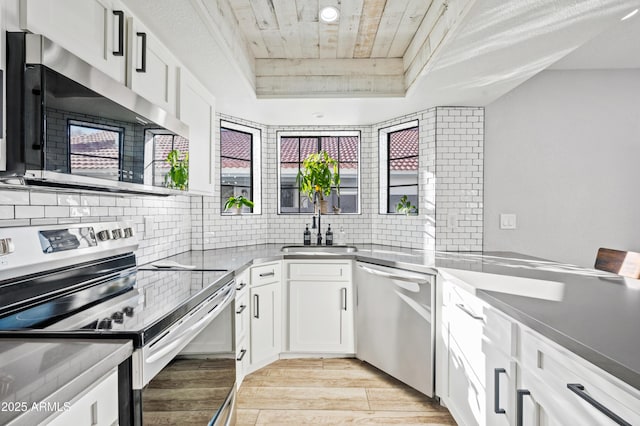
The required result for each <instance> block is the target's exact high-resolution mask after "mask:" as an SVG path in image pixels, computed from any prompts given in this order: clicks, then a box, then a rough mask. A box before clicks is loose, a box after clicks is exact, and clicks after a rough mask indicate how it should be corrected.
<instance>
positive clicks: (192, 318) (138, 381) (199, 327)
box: [132, 281, 235, 390]
mask: <svg viewBox="0 0 640 426" xmlns="http://www.w3.org/2000/svg"><path fill="white" fill-rule="evenodd" d="M234 296H235V286H234V283H233V281H230V282H229V283H227V284H225V285H224V286H223V287H222V288H221V289H220V290H219V291H217V292H216V293H215V294H213V295H212V296H211V297H209V298H208V299H206V300H205V301H204V302H202V303H201V304H200V305H198V306H197V307H196V308H194V309H193V310H192V311H191V312H189V313H188V314H186V315H185V316H184V317H183V318H182V319H180V320H179V321H177V322H176V323H174V324H173V325H172V326H171V327H170V328H169V329H167V330H166V331H165V332H163V333H162V334H161V335H160V336H159V337H157V338H156V339H154V340H152V341H151V342H150V343H149V344H147V345H145V346H143V347H142V348H141V349H138V350H136V351H135V352H134V353H133V371H132V382H133V383H132V385H133V389H134V390H141V389H142V388H143V387H144V386H146V385H147V384H148V383H149V381H151V379H153V378H154V377H155V376H156V375H157V374H158V373H159V372H160V370H162V369H163V368H164V367H165V366H167V365H168V364H169V362H170V361H171V360H172V359H174V358H175V357H176V356H177V355H178V354H179V353H180V351H182V349H184V348H185V347H186V346H187V345H188V344H189V342H191V341H192V340H193V339H194V338H195V337H196V336H197V335H198V334H199V333H200V332H201V331H203V330H204V329H205V328H206V327H207V326H208V325H209V324H210V323H211V322H212V321H213V320H214V319H215V318H216V317H217V316H218V315H220V313H222V312H223V311H224V310H225V308H227V306H229V305H230V304H231V303H232V302H233V300H234Z"/></svg>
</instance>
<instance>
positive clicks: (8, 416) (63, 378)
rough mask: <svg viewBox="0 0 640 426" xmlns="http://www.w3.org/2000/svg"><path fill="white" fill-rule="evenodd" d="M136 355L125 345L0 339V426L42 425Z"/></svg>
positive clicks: (116, 343) (128, 344) (113, 342)
mask: <svg viewBox="0 0 640 426" xmlns="http://www.w3.org/2000/svg"><path fill="white" fill-rule="evenodd" d="M132 352H133V346H132V344H131V342H126V343H123V342H122V341H119V342H115V341H100V342H99V343H98V342H97V341H96V340H93V341H77V340H74V341H61V340H56V341H45V340H42V341H33V340H30V341H29V342H25V341H24V340H13V339H3V340H0V384H1V385H0V404H1V405H2V407H1V409H0V424H3V425H12V426H13V425H29V426H30V425H35V424H40V423H41V422H42V421H44V420H46V419H47V418H49V417H51V416H53V415H54V414H55V412H56V407H58V408H59V410H63V409H64V407H65V403H70V402H71V401H73V399H74V398H75V397H76V396H78V395H80V394H81V393H83V391H84V390H85V389H87V388H88V387H89V386H91V385H92V384H93V383H95V382H96V381H97V380H98V379H100V378H101V377H103V376H104V375H106V374H107V373H108V372H109V371H111V370H112V369H113V368H114V367H117V366H118V365H119V364H120V363H121V362H122V361H124V360H125V359H127V358H128V357H129V356H131V353H132ZM41 404H42V405H41ZM42 407H45V408H42Z"/></svg>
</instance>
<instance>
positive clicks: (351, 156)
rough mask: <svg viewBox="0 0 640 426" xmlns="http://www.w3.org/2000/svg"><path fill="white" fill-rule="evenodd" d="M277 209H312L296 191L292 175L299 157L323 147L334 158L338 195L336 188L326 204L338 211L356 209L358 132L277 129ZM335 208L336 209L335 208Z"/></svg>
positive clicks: (354, 211) (299, 166) (297, 167)
mask: <svg viewBox="0 0 640 426" xmlns="http://www.w3.org/2000/svg"><path fill="white" fill-rule="evenodd" d="M278 140H279V153H280V159H279V162H280V168H279V182H280V184H279V197H280V200H279V205H280V213H313V203H312V202H311V200H309V198H308V197H307V196H306V195H304V194H301V193H300V191H298V186H297V184H296V176H297V174H298V171H299V170H300V168H301V167H302V161H303V160H304V159H305V158H306V157H307V156H308V155H309V154H312V153H315V152H320V151H327V153H328V154H329V155H330V156H331V157H332V158H334V159H336V160H338V171H339V173H340V196H339V197H338V193H337V188H336V189H334V190H333V191H332V193H331V196H330V197H329V206H330V207H329V208H330V209H331V208H333V209H334V211H340V212H341V213H358V212H359V211H360V206H359V195H358V192H359V162H358V161H359V151H360V133H359V132H303V133H301V132H281V133H279V134H278ZM337 209H339V210H337Z"/></svg>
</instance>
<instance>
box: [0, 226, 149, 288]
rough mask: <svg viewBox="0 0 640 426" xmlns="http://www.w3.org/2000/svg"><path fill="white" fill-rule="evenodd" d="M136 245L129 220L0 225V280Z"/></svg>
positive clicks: (113, 253)
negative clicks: (3, 226) (40, 224)
mask: <svg viewBox="0 0 640 426" xmlns="http://www.w3.org/2000/svg"><path fill="white" fill-rule="evenodd" d="M137 247H138V239H137V237H136V235H135V232H134V226H133V224H132V223H131V222H126V221H118V222H116V221H114V222H93V223H77V224H58V225H43V226H22V227H6V228H0V281H3V280H7V279H12V278H15V277H19V276H22V275H28V274H34V273H38V272H41V271H46V270H49V269H58V268H65V267H69V266H74V265H77V264H78V263H81V262H90V261H94V260H96V259H100V258H102V257H108V256H114V255H119V254H127V253H131V252H133V251H134V250H135V249H136V248H137Z"/></svg>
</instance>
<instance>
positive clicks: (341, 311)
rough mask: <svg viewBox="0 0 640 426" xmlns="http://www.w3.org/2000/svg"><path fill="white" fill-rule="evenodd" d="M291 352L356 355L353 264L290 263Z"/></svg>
mask: <svg viewBox="0 0 640 426" xmlns="http://www.w3.org/2000/svg"><path fill="white" fill-rule="evenodd" d="M286 265H287V282H288V310H289V318H288V320H289V327H288V331H289V336H288V337H289V340H288V342H289V344H288V349H289V351H290V352H303V353H304V352H307V353H337V354H352V353H354V352H355V339H354V304H353V280H352V276H351V275H352V268H351V261H340V262H336V261H320V260H318V261H314V262H309V261H293V260H292V261H288V262H287V263H286Z"/></svg>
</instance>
